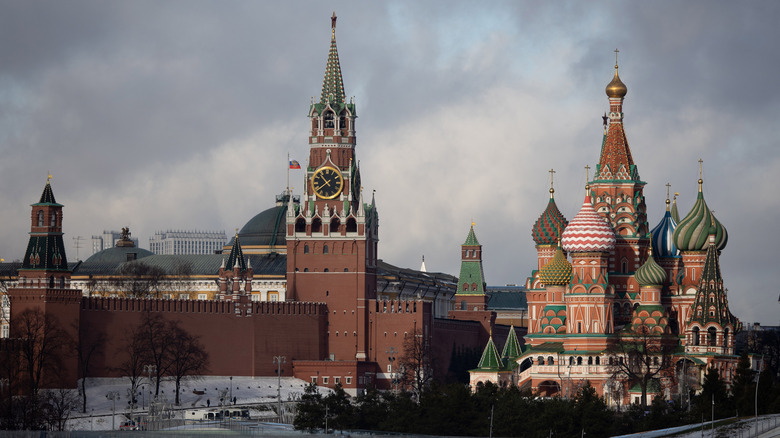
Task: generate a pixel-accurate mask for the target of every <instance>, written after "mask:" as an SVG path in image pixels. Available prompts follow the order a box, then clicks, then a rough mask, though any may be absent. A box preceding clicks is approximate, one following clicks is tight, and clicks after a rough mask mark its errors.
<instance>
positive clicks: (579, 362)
mask: <svg viewBox="0 0 780 438" xmlns="http://www.w3.org/2000/svg"><path fill="white" fill-rule="evenodd" d="M577 365H582V356H580V357H578V358H577Z"/></svg>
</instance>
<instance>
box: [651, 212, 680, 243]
mask: <svg viewBox="0 0 780 438" xmlns="http://www.w3.org/2000/svg"><path fill="white" fill-rule="evenodd" d="M667 202H668V201H667ZM675 228H677V222H675V221H674V218H672V214H671V213H670V212H669V206H668V205H667V208H666V213H664V217H663V218H661V222H659V223H658V225H656V226H655V228H653V231H652V232H651V233H652V242H653V253H654V254H656V255H658V257H679V256H680V250H679V249H677V247H676V246H675V245H674V239H672V235H673V234H674V229H675Z"/></svg>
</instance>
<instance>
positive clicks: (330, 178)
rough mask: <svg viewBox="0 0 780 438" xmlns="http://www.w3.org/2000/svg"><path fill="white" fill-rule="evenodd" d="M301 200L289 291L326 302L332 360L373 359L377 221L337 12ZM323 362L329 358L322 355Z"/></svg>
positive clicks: (291, 219) (291, 243) (291, 209)
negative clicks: (367, 195) (348, 93)
mask: <svg viewBox="0 0 780 438" xmlns="http://www.w3.org/2000/svg"><path fill="white" fill-rule="evenodd" d="M309 118H310V119H311V125H310V126H311V129H310V132H309V144H310V152H309V163H308V166H307V168H306V172H305V184H304V193H303V198H302V201H301V203H300V205H299V206H297V205H294V204H293V203H292V202H290V203H289V206H288V209H287V296H288V299H289V300H299V301H314V302H324V303H326V304H327V305H328V314H329V317H328V318H329V324H328V334H327V345H328V348H327V351H328V353H327V354H328V359H330V360H336V361H365V360H367V359H368V357H369V351H370V349H371V346H370V336H369V331H370V323H369V305H368V304H369V302H370V300H373V299H375V298H376V261H377V243H378V240H379V239H378V234H377V233H378V221H379V216H378V214H377V211H376V208H375V204H374V200H373V198H372V200H371V204H365V203H364V202H363V196H362V192H361V190H362V188H361V185H360V169H359V167H358V164H357V160H356V159H355V119H356V118H357V115H356V112H355V104H354V102H353V101H350V102H347V101H346V98H345V94H344V84H343V81H342V77H341V67H340V65H339V56H338V50H337V48H336V16H335V14H334V15H333V17H332V31H331V42H330V52H329V54H328V62H327V66H326V68H325V78H324V80H323V84H322V94H321V96H320V100H319V101H318V102H315V103H312V104H311V106H310V108H309ZM323 359H325V358H323Z"/></svg>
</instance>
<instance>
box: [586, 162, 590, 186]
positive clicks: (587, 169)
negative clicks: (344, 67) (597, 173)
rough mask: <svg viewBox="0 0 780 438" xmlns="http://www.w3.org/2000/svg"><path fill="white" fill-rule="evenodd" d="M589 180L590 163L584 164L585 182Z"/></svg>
mask: <svg viewBox="0 0 780 438" xmlns="http://www.w3.org/2000/svg"><path fill="white" fill-rule="evenodd" d="M588 181H590V165H589V164H586V165H585V182H588Z"/></svg>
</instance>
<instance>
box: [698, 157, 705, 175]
mask: <svg viewBox="0 0 780 438" xmlns="http://www.w3.org/2000/svg"><path fill="white" fill-rule="evenodd" d="M703 162H704V160H702V159H701V158H699V179H701V163H703Z"/></svg>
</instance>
